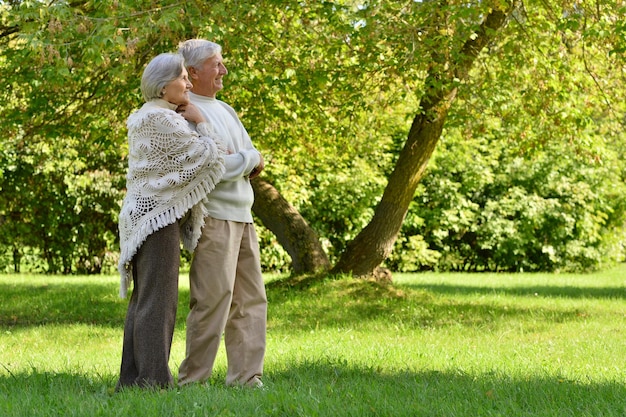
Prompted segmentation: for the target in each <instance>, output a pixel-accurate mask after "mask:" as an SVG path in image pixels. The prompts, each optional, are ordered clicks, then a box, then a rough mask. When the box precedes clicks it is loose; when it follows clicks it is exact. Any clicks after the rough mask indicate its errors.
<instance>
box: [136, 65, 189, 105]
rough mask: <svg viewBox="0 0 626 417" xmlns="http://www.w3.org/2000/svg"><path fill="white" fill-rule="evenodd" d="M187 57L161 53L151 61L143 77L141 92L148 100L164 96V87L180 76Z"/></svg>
mask: <svg viewBox="0 0 626 417" xmlns="http://www.w3.org/2000/svg"><path fill="white" fill-rule="evenodd" d="M184 65H185V59H184V58H183V56H182V55H181V54H171V53H166V54H159V55H157V56H156V57H154V58H153V59H152V61H150V63H149V64H148V65H147V66H146V69H145V70H144V71H143V75H142V77H141V94H142V95H143V99H144V100H145V101H146V102H148V101H150V100H154V99H157V98H161V97H163V88H165V86H166V85H168V84H169V83H171V82H172V81H174V80H175V79H177V78H178V77H180V74H182V72H183V66H184Z"/></svg>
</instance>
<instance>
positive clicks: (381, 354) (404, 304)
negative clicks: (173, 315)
mask: <svg viewBox="0 0 626 417" xmlns="http://www.w3.org/2000/svg"><path fill="white" fill-rule="evenodd" d="M117 283H118V278H117V277H116V276H97V277H84V276H80V277H61V276H44V275H0V297H1V299H0V301H1V303H0V416H3V417H4V416H6V417H9V416H89V417H93V416H125V417H126V416H471V417H475V416H507V417H511V416H576V417H578V416H594V417H595V416H620V417H623V416H625V415H626V367H625V360H624V358H626V337H625V335H624V329H626V289H625V288H626V287H625V285H626V266H620V267H618V268H615V269H611V270H608V271H603V272H598V273H594V274H439V273H425V274H405V275H395V276H394V284H393V285H381V284H378V283H375V282H371V281H364V280H349V279H345V278H344V279H338V280H329V279H328V280H317V281H310V282H307V281H302V282H299V283H297V284H294V283H288V282H286V281H285V280H283V279H282V278H281V277H276V276H268V277H267V289H268V299H269V322H268V346H267V348H268V349H267V356H266V365H265V377H264V382H265V386H266V387H265V389H262V390H248V389H236V388H227V387H225V386H224V383H223V380H224V376H225V373H226V360H225V354H224V352H223V349H222V350H221V351H220V355H219V357H218V360H217V363H216V369H215V374H214V377H213V378H212V380H211V381H209V383H207V384H205V385H196V386H191V387H185V388H181V389H173V390H167V391H141V390H130V391H127V392H123V393H118V394H115V393H113V387H114V385H115V382H116V378H117V372H118V368H119V361H120V356H121V344H122V332H123V321H124V315H125V313H126V304H127V300H121V299H119V298H118V296H117V293H118V286H117V285H118V284H117ZM188 298H189V286H188V282H187V276H186V275H181V294H180V304H179V312H178V322H177V327H176V333H175V335H174V344H173V347H172V356H171V362H170V365H171V368H172V371H173V372H174V373H176V372H177V368H178V365H179V364H180V362H181V361H182V359H183V357H184V350H185V342H184V338H185V316H186V314H187V312H188V307H187V305H186V302H187V300H188Z"/></svg>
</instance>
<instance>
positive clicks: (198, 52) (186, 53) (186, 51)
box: [178, 39, 222, 68]
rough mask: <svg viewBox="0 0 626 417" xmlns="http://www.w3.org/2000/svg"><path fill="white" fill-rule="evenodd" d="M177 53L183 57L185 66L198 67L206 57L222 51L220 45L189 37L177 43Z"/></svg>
mask: <svg viewBox="0 0 626 417" xmlns="http://www.w3.org/2000/svg"><path fill="white" fill-rule="evenodd" d="M178 53H179V54H181V55H182V56H183V57H185V65H187V68H189V67H194V68H198V67H199V66H200V65H202V63H203V62H204V61H206V60H207V59H209V58H211V57H213V56H215V55H217V54H220V53H222V47H221V46H220V45H218V44H216V43H215V42H211V41H207V40H204V39H189V40H187V41H184V42H181V43H180V45H178Z"/></svg>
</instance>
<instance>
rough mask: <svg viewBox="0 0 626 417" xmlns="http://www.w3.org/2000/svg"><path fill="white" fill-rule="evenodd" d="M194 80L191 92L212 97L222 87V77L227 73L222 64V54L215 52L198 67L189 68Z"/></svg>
mask: <svg viewBox="0 0 626 417" xmlns="http://www.w3.org/2000/svg"><path fill="white" fill-rule="evenodd" d="M190 71H191V78H192V79H193V82H194V88H193V92H194V93H196V94H199V95H202V96H206V97H213V98H215V96H216V95H217V92H218V91H220V90H221V89H222V88H224V84H223V83H222V78H223V77H224V75H226V74H228V70H227V69H226V67H225V66H224V62H223V60H222V54H215V55H214V56H212V57H211V58H207V59H206V60H205V61H204V62H203V63H202V65H200V66H199V67H197V68H196V67H193V68H190Z"/></svg>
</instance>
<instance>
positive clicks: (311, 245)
mask: <svg viewBox="0 0 626 417" xmlns="http://www.w3.org/2000/svg"><path fill="white" fill-rule="evenodd" d="M156 4H157V3H155V2H152V1H143V0H137V1H125V2H120V1H113V0H103V1H33V0H30V1H20V0H13V1H4V2H0V44H1V47H2V49H1V51H0V66H1V67H2V71H0V80H1V81H2V84H3V85H4V86H5V87H6V88H5V89H4V90H3V91H2V93H0V94H2V100H1V101H0V111H1V115H2V117H1V118H0V125H1V127H2V132H3V133H4V134H3V137H2V140H1V141H0V167H1V168H2V171H0V188H1V189H2V197H1V198H0V230H1V231H2V233H1V234H0V236H2V237H1V238H0V246H1V247H2V248H3V249H4V250H5V256H4V257H3V259H11V262H12V264H13V268H16V269H18V268H19V267H20V265H21V262H22V260H23V258H24V257H26V258H27V259H26V260H25V262H28V263H29V264H34V265H41V268H42V269H44V270H46V271H48V272H65V273H69V272H89V273H93V272H99V271H100V270H101V269H102V267H103V266H104V265H107V264H109V265H110V264H111V263H114V262H115V257H116V256H117V255H116V254H117V227H116V222H117V211H118V210H119V204H120V202H121V199H122V196H123V191H124V175H125V157H126V132H125V120H126V118H127V116H128V115H129V114H130V112H131V111H132V110H133V109H135V108H137V107H139V105H140V104H141V100H140V94H139V80H140V76H141V72H142V70H143V67H144V65H145V64H146V63H147V62H148V61H149V60H150V59H151V58H152V57H153V56H155V55H156V54H158V53H161V52H166V51H173V50H175V49H176V47H177V45H178V43H179V42H180V41H183V40H185V39H188V38H193V37H203V38H208V39H211V40H213V41H215V42H217V43H220V44H221V45H222V47H223V49H224V53H223V55H224V58H225V61H226V64H227V67H228V69H229V75H228V76H227V79H226V84H227V85H226V88H225V89H224V90H223V91H222V92H221V93H220V97H219V98H221V99H223V100H225V101H227V102H229V103H230V104H231V105H233V106H234V107H235V108H236V109H237V111H238V112H239V114H240V116H241V118H242V120H243V122H244V124H245V125H246V127H247V128H248V130H249V131H250V133H251V136H252V137H253V140H254V142H255V144H256V146H257V147H258V148H259V149H260V150H261V151H262V152H263V154H264V156H265V159H266V162H267V166H266V170H265V171H264V175H263V176H262V177H261V178H260V179H259V180H258V181H256V182H255V183H254V184H253V185H254V187H255V192H256V194H257V197H256V198H257V202H256V203H255V214H256V215H257V217H258V218H259V219H261V221H262V224H263V225H264V226H265V228H263V230H262V232H261V239H262V244H263V245H262V246H263V255H262V256H263V263H264V266H265V267H266V268H268V269H286V268H289V267H291V268H293V269H294V270H295V271H296V272H313V271H316V270H320V269H322V270H328V269H332V270H333V271H334V272H346V273H350V272H351V273H354V274H356V275H368V274H371V273H373V272H375V271H376V269H377V268H378V267H379V266H381V265H382V266H386V267H388V268H391V269H393V270H422V269H432V268H435V269H468V268H469V269H476V270H498V269H506V270H520V269H525V270H528V269H530V270H555V269H584V268H597V267H599V266H601V265H603V264H604V263H606V262H609V261H615V260H621V259H622V258H623V239H624V236H623V225H624V209H625V204H624V197H625V195H626V193H625V190H624V164H623V163H622V162H621V161H623V160H624V158H623V153H624V146H623V143H624V142H623V124H624V117H623V114H624V103H625V100H624V97H623V95H624V88H623V85H624V84H623V79H624V60H623V54H624V51H625V50H626V26H625V24H624V16H625V15H626V8H625V6H623V5H622V3H621V2H619V1H617V0H615V1H604V2H599V1H597V0H595V1H591V0H580V1H576V2H561V1H558V0H548V1H545V0H542V1H535V0H531V1H524V2H522V1H518V0H493V1H487V2H485V1H471V2H460V1H439V0H426V1H413V0H407V1H400V2H386V1H321V2H306V1H291V0H285V1H282V0H281V1H276V0H263V1H255V2H251V1H237V2H234V1H231V0H224V1H217V2H197V1H164V2H158V4H159V5H158V6H157V5H156ZM431 157H432V160H431ZM4 262H6V261H4Z"/></svg>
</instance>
